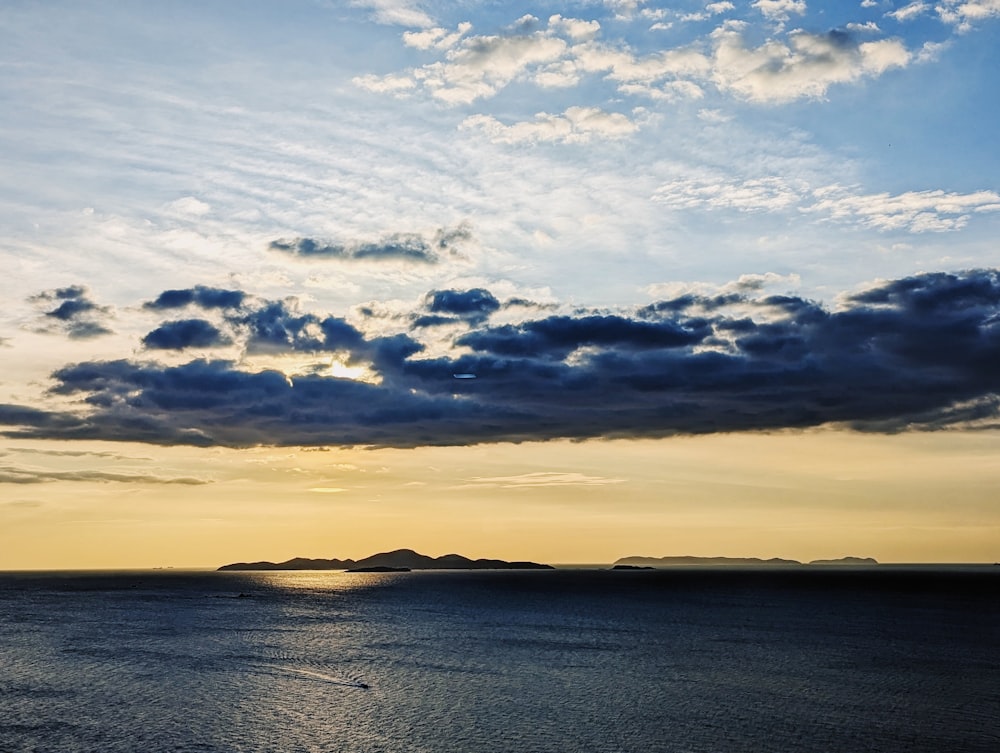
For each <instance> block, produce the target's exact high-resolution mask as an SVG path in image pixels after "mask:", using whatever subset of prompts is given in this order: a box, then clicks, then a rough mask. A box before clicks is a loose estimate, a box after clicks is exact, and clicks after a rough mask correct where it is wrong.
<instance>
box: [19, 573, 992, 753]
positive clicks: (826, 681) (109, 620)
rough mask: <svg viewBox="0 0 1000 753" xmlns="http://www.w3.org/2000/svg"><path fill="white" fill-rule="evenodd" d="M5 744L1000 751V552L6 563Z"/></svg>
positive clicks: (149, 752)
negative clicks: (756, 559) (853, 563)
mask: <svg viewBox="0 0 1000 753" xmlns="http://www.w3.org/2000/svg"><path fill="white" fill-rule="evenodd" d="M0 751H2V752H3V753H22V752H23V753H29V752H32V753H36V752H37V753H41V752H43V751H44V752H46V753H73V752H75V751H87V752H90V751H93V752H95V753H96V752H100V753H116V752H118V751H122V752H124V751H128V752H130V753H131V752H133V751H142V752H144V753H155V752H157V751H170V752H173V753H182V752H183V753H215V752H216V751H219V752H222V751H226V752H228V751H247V752H249V751H275V752H281V753H293V752H297V751H337V752H340V751H345V752H349V751H358V752H359V753H361V752H369V751H371V752H374V751H385V752H393V753H396V752H400V751H403V752H406V751H426V752H427V753H451V752H454V753H477V752H482V753H527V752H533V753H543V752H549V751H551V752H552V753H557V752H558V753H574V752H575V751H581V752H582V751H592V752H593V753H615V752H616V751H618V752H625V751H628V752H630V753H632V752H634V753H640V752H642V753H648V752H650V751H652V752H655V751H664V752H666V751H671V752H674V751H676V752H678V753H681V752H684V753H694V752H699V753H701V752H704V753H718V752H726V751H748V752H752V753H767V752H768V751H781V752H785V751H809V752H824V751H825V752H835V751H845V752H847V751H849V752H850V753H857V752H858V751H933V752H934V753H945V752H947V753H961V752H962V751H982V752H983V753H987V752H988V753H996V752H997V751H1000V567H990V566H986V567H967V568H962V567H952V568H944V567H942V568H918V567H911V568H905V567H900V568H893V567H888V566H880V567H876V568H839V569H838V568H813V567H809V568H797V569H792V570H774V569H771V570H767V569H757V570H754V569H739V570H733V569H713V568H701V569H698V568H694V569H687V568H678V569H663V570H652V571H650V570H638V571H611V570H608V569H585V568H579V569H574V568H563V569H556V570H551V571H455V572H445V571H423V572H408V573H346V572H339V571H325V572H257V573H250V572H207V571H203V572H197V571H179V570H162V571H144V572H30V573H29V572H21V573H0Z"/></svg>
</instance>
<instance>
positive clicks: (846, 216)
mask: <svg viewBox="0 0 1000 753" xmlns="http://www.w3.org/2000/svg"><path fill="white" fill-rule="evenodd" d="M816 194H817V201H816V203H815V204H813V205H812V206H810V207H807V208H806V210H807V211H810V212H819V213H824V214H827V215H829V217H830V219H832V220H838V221H844V220H847V221H856V222H859V223H860V224H862V225H865V226H867V227H872V228H875V229H876V230H882V231H889V230H906V231H908V232H911V233H923V232H944V231H949V230H958V229H960V228H962V227H965V225H966V223H967V222H968V221H969V218H970V217H971V215H972V214H974V213H985V212H996V211H1000V194H997V193H996V192H995V191H976V192H974V193H969V194H959V193H947V192H945V191H941V190H936V191H907V192H906V193H902V194H897V195H892V194H888V193H879V194H860V195H858V194H851V193H850V192H848V191H846V190H844V189H841V188H840V187H839V186H830V187H827V188H825V189H821V190H819V191H817V192H816Z"/></svg>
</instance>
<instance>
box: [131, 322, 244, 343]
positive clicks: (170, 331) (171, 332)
mask: <svg viewBox="0 0 1000 753" xmlns="http://www.w3.org/2000/svg"><path fill="white" fill-rule="evenodd" d="M231 342H232V341H231V340H230V339H229V338H228V337H226V336H225V335H224V334H222V332H220V331H219V329H218V328H217V327H216V326H215V325H214V324H212V323H210V322H206V321H205V320H204V319H181V320H179V321H174V322H166V323H165V324H162V325H160V326H159V327H157V328H156V329H154V330H153V331H152V332H150V333H149V334H148V335H146V336H145V337H144V338H142V344H143V345H145V346H146V347H147V348H151V349H160V350H183V349H184V348H209V347H212V346H217V345H229V344H230V343H231Z"/></svg>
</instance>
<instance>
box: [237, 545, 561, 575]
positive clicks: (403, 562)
mask: <svg viewBox="0 0 1000 753" xmlns="http://www.w3.org/2000/svg"><path fill="white" fill-rule="evenodd" d="M218 569H219V570H348V571H353V572H400V571H406V570H552V569H554V568H553V567H552V566H551V565H541V564H539V563H537V562H507V561H506V560H491V559H476V560H474V559H469V558H468V557H463V556H462V555H460V554H444V555H442V556H440V557H428V556H427V555H426V554H420V553H419V552H415V551H413V550H412V549H396V550H395V551H392V552H380V553H379V554H373V555H371V556H370V557H365V558H364V559H360V560H352V559H346V560H339V559H308V558H306V557H293V558H292V559H290V560H286V561H284V562H234V563H232V564H229V565H223V566H222V567H220V568H218Z"/></svg>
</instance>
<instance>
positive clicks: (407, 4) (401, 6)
mask: <svg viewBox="0 0 1000 753" xmlns="http://www.w3.org/2000/svg"><path fill="white" fill-rule="evenodd" d="M351 5H353V6H354V7H356V8H367V9H369V10H371V12H372V13H371V15H372V19H373V20H374V21H376V22H377V23H380V24H386V25H389V26H416V27H425V26H433V25H434V21H433V19H431V17H430V16H429V15H427V13H426V12H424V11H423V10H421V8H420V4H419V3H416V2H413V1H412V0H351Z"/></svg>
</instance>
